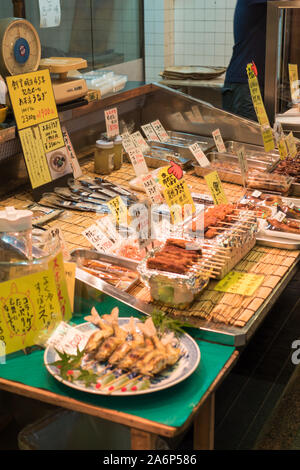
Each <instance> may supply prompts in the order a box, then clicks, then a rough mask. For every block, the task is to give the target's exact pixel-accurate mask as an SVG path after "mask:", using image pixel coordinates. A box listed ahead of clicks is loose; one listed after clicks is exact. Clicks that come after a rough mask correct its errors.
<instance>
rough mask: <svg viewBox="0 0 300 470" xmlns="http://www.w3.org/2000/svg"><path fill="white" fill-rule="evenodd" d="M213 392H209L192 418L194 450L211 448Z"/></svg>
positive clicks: (213, 420)
mask: <svg viewBox="0 0 300 470" xmlns="http://www.w3.org/2000/svg"><path fill="white" fill-rule="evenodd" d="M214 426H215V394H214V393H211V394H210V395H209V397H208V398H207V400H205V402H204V403H203V405H202V406H201V408H200V409H199V411H198V413H197V416H196V417H195V419H194V450H213V448H214Z"/></svg>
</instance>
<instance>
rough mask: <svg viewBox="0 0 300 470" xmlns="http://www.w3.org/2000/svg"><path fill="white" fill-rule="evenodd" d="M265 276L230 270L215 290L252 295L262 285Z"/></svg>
mask: <svg viewBox="0 0 300 470" xmlns="http://www.w3.org/2000/svg"><path fill="white" fill-rule="evenodd" d="M264 278H265V276H263V275H260V274H250V273H242V272H239V271H230V272H229V273H228V274H227V275H226V276H225V277H224V278H223V279H222V280H221V281H219V282H218V284H217V285H216V286H215V288H214V290H216V291H220V292H230V293H232V294H240V295H246V296H252V295H253V294H254V292H255V291H256V290H257V289H258V287H259V286H260V285H261V283H262V282H263V280H264Z"/></svg>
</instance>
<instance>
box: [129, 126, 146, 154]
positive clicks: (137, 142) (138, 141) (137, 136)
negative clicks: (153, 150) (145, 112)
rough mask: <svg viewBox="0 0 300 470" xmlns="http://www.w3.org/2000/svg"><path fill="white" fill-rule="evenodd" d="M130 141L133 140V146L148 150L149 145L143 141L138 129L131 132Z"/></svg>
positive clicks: (143, 150)
mask: <svg viewBox="0 0 300 470" xmlns="http://www.w3.org/2000/svg"><path fill="white" fill-rule="evenodd" d="M131 138H132V141H133V142H134V144H135V146H136V147H137V148H138V149H140V150H141V151H142V152H148V150H149V145H148V144H147V142H146V141H145V139H144V137H143V136H142V134H141V133H140V131H136V132H134V133H133V134H131Z"/></svg>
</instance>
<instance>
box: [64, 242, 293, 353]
mask: <svg viewBox="0 0 300 470" xmlns="http://www.w3.org/2000/svg"><path fill="white" fill-rule="evenodd" d="M71 256H72V260H73V261H75V262H76V259H78V258H81V257H85V258H88V257H90V259H101V260H103V261H105V260H106V261H108V262H112V261H113V260H114V261H115V262H117V263H118V264H119V265H120V266H123V267H127V268H129V269H132V270H136V268H137V265H138V261H132V260H128V259H126V258H118V257H116V256H113V255H106V254H103V253H99V252H96V251H93V250H85V249H78V250H74V251H73V252H72V253H71ZM296 269H297V262H295V263H294V265H293V266H292V267H291V268H290V269H289V271H288V273H287V274H286V275H285V276H284V278H283V279H282V281H281V282H280V283H279V285H278V286H277V287H276V288H275V289H274V290H273V291H272V294H271V296H270V297H269V298H268V299H267V300H266V301H265V302H264V303H263V305H262V306H261V307H260V309H259V310H258V311H257V312H256V314H255V315H254V316H253V317H252V318H251V319H250V321H249V322H248V323H247V324H246V326H245V327H243V328H238V327H234V326H230V325H225V324H223V323H214V322H210V321H207V320H203V319H197V320H194V319H193V318H192V317H191V318H190V319H189V318H187V317H186V318H185V320H186V321H191V323H192V324H193V325H194V327H195V328H197V329H199V333H198V337H200V338H201V339H204V340H207V341H214V342H217V343H221V344H227V345H232V346H236V347H239V346H244V345H245V344H246V343H247V342H248V341H249V339H250V338H251V336H252V335H253V333H254V332H255V331H256V329H257V328H258V326H259V325H260V323H261V322H262V320H263V319H264V317H265V316H266V314H267V313H268V311H269V310H270V309H271V307H272V305H273V303H274V302H275V301H276V299H277V298H278V297H279V295H280V294H281V292H282V291H283V289H284V288H285V287H286V285H287V283H288V282H289V281H290V279H292V277H293V276H294V274H295V272H296ZM82 284H83V285H85V286H89V287H91V288H93V289H95V290H96V291H97V292H101V293H102V294H103V295H104V296H109V297H112V298H114V299H116V300H117V301H120V302H122V303H123V304H125V305H128V306H130V307H132V308H134V309H136V310H137V311H139V312H141V313H143V314H146V315H150V314H151V313H152V311H153V310H154V308H157V306H154V305H152V304H151V303H149V304H148V303H146V302H143V301H142V300H139V299H136V298H135V297H133V296H132V295H130V294H128V293H127V292H124V291H121V290H119V289H117V288H115V287H113V286H111V285H110V284H107V283H106V282H105V281H102V280H101V279H99V278H96V277H95V276H92V275H90V274H88V273H87V272H86V271H83V270H82V269H79V268H76V286H77V288H79V290H80V287H81V285H82ZM76 291H77V289H76ZM76 302H77V303H80V300H79V299H78V298H77V299H76ZM79 308H80V307H79Z"/></svg>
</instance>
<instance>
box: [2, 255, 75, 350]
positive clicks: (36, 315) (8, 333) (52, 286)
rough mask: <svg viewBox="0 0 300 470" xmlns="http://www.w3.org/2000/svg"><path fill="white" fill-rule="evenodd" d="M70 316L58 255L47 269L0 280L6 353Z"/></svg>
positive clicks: (24, 346) (31, 342) (27, 343)
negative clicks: (0, 281)
mask: <svg viewBox="0 0 300 470" xmlns="http://www.w3.org/2000/svg"><path fill="white" fill-rule="evenodd" d="M70 318H71V307H70V300H69V295H68V290H67V285H66V280H65V274H64V266H63V261H62V256H61V254H60V255H58V256H56V257H55V258H54V259H53V261H51V262H50V263H49V266H48V269H45V270H43V271H40V272H37V273H34V274H29V275H27V276H23V277H19V278H17V279H12V280H10V281H6V282H2V283H0V337H1V338H2V341H3V342H4V343H5V353H6V354H10V353H13V352H16V351H19V350H21V349H25V348H26V347H29V346H33V345H34V344H37V343H36V341H37V339H38V337H39V335H40V334H41V333H42V332H44V331H50V330H51V329H52V328H54V327H55V325H57V323H58V322H60V321H61V320H65V321H68V320H69V319H70Z"/></svg>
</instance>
